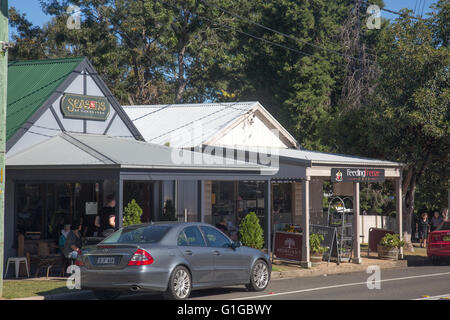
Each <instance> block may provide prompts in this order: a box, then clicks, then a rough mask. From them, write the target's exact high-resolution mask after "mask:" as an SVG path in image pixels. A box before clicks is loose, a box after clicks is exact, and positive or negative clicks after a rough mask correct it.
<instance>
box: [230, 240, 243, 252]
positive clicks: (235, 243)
mask: <svg viewBox="0 0 450 320" xmlns="http://www.w3.org/2000/svg"><path fill="white" fill-rule="evenodd" d="M241 246H242V243H241V242H240V241H235V242H233V243H232V244H231V249H233V250H236V248H239V247H241Z"/></svg>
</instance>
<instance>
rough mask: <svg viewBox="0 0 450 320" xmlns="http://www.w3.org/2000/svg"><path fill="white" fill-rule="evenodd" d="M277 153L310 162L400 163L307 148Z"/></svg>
mask: <svg viewBox="0 0 450 320" xmlns="http://www.w3.org/2000/svg"><path fill="white" fill-rule="evenodd" d="M279 155H280V156H281V157H287V158H293V159H299V160H305V161H311V163H312V164H342V165H351V164H353V165H361V166H363V165H371V166H373V165H380V166H401V163H398V162H392V161H386V160H378V159H371V158H363V157H357V156H352V155H344V154H334V153H325V152H317V151H309V150H296V149H280V150H279Z"/></svg>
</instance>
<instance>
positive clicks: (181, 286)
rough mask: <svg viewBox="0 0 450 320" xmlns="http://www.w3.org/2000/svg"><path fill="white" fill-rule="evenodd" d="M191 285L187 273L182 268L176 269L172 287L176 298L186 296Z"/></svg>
mask: <svg viewBox="0 0 450 320" xmlns="http://www.w3.org/2000/svg"><path fill="white" fill-rule="evenodd" d="M190 287H191V283H190V279H189V275H188V274H187V272H186V271H184V270H178V271H177V273H176V274H175V277H174V279H173V288H174V291H175V294H176V295H177V297H178V298H180V299H183V298H186V297H187V295H188V294H189V289H190Z"/></svg>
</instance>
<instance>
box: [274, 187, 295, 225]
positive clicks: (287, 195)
mask: <svg viewBox="0 0 450 320" xmlns="http://www.w3.org/2000/svg"><path fill="white" fill-rule="evenodd" d="M272 196H273V198H272V199H273V206H272V210H273V211H272V221H273V231H283V230H284V229H285V228H286V227H287V226H289V225H291V224H292V223H293V220H292V184H291V183H272Z"/></svg>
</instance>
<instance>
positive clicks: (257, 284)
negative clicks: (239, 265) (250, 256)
mask: <svg viewBox="0 0 450 320" xmlns="http://www.w3.org/2000/svg"><path fill="white" fill-rule="evenodd" d="M269 280H270V274H269V267H268V266H267V263H266V262H264V261H263V260H258V261H256V262H255V264H254V265H253V267H252V270H251V273H250V283H249V284H247V285H246V287H247V289H248V290H249V291H263V290H264V289H266V288H267V286H268V285H269Z"/></svg>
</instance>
